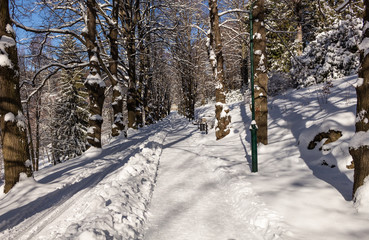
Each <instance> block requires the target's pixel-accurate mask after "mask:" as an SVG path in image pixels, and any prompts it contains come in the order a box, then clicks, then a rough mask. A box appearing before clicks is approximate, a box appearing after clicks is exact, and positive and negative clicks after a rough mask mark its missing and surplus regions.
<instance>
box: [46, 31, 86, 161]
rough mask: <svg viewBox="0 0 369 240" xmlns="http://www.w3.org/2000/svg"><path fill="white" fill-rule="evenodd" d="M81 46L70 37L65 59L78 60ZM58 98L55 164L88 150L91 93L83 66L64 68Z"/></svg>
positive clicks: (64, 46)
mask: <svg viewBox="0 0 369 240" xmlns="http://www.w3.org/2000/svg"><path fill="white" fill-rule="evenodd" d="M78 52H80V51H79V48H78V46H77V45H76V42H75V40H74V39H73V38H70V37H66V38H65V39H63V42H62V44H61V51H60V53H59V55H60V60H61V61H62V62H78V61H79V60H80V59H79V58H80V57H79V56H78V54H77V53H78ZM59 83H60V85H59V86H58V97H57V99H56V102H55V104H54V107H55V108H54V114H55V115H54V120H53V123H52V128H53V131H52V132H53V144H52V145H53V157H54V163H56V162H59V161H62V160H67V159H69V158H73V157H75V156H78V155H81V154H82V152H84V151H85V150H86V144H85V142H86V132H87V126H88V122H87V121H88V110H87V107H88V103H87V102H86V99H87V93H86V91H85V88H84V86H83V81H82V69H77V68H76V69H68V70H62V71H61V74H60V80H59Z"/></svg>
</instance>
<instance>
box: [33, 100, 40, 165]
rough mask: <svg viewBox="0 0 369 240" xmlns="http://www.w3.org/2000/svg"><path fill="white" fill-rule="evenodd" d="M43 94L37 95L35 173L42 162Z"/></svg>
mask: <svg viewBox="0 0 369 240" xmlns="http://www.w3.org/2000/svg"><path fill="white" fill-rule="evenodd" d="M40 108H41V94H37V99H36V117H35V123H36V147H35V165H34V167H33V171H38V164H39V161H40V142H41V136H40V116H41V109H40Z"/></svg>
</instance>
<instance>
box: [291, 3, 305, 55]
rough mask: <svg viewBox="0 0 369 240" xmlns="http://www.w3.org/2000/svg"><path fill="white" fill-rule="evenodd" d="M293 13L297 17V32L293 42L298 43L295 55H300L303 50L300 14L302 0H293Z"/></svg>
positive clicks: (301, 17) (301, 18)
mask: <svg viewBox="0 0 369 240" xmlns="http://www.w3.org/2000/svg"><path fill="white" fill-rule="evenodd" d="M293 3H294V13H295V15H296V17H297V34H296V39H295V42H296V43H297V44H298V46H297V55H298V56H301V54H302V51H303V42H302V40H303V39H302V38H303V33H302V21H303V14H302V1H301V0H294V1H293Z"/></svg>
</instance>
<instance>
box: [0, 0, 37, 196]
mask: <svg viewBox="0 0 369 240" xmlns="http://www.w3.org/2000/svg"><path fill="white" fill-rule="evenodd" d="M0 36H1V41H0V45H1V49H4V50H5V51H4V52H0V56H1V59H2V62H1V65H0V86H1V87H0V129H1V140H2V143H3V155H4V170H5V186H4V192H5V193H7V192H8V191H9V190H10V189H11V188H12V187H13V186H14V185H15V184H16V183H17V182H18V181H19V178H20V175H21V173H25V174H26V175H27V176H28V177H31V176H32V163H31V160H30V155H29V151H28V139H27V133H26V131H27V125H26V122H25V121H26V119H25V117H24V115H23V110H22V104H21V99H20V89H19V66H18V53H17V47H16V43H15V33H14V30H13V29H12V27H11V21H10V16H9V2H8V0H0Z"/></svg>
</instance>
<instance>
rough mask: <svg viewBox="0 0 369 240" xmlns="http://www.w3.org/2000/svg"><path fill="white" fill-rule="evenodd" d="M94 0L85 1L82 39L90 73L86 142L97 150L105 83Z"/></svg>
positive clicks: (87, 80)
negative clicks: (84, 30)
mask: <svg viewBox="0 0 369 240" xmlns="http://www.w3.org/2000/svg"><path fill="white" fill-rule="evenodd" d="M95 4H96V2H95V0H87V22H86V24H87V32H85V33H84V34H83V35H84V38H85V40H86V47H87V52H88V57H89V59H90V73H89V75H88V76H87V79H86V82H85V86H86V88H87V90H88V94H89V100H90V107H89V111H90V117H89V119H88V124H89V128H88V131H87V142H88V143H89V144H90V145H91V146H93V147H97V148H101V126H102V123H103V118H102V108H103V104H104V99H105V96H104V92H105V87H106V86H105V83H104V81H103V80H102V79H101V75H100V73H101V71H100V66H99V63H98V56H97V55H98V54H99V51H98V49H99V48H98V46H97V44H96V9H95V7H94V6H95Z"/></svg>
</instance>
